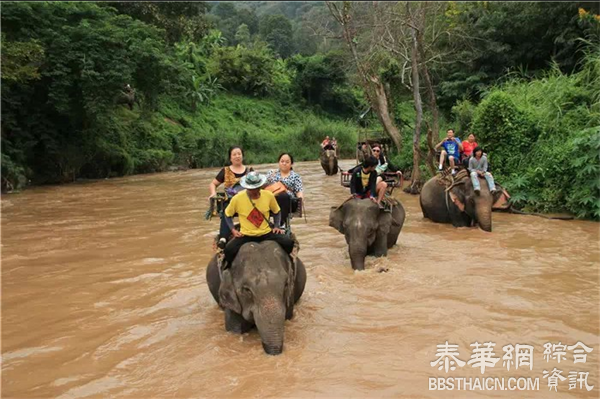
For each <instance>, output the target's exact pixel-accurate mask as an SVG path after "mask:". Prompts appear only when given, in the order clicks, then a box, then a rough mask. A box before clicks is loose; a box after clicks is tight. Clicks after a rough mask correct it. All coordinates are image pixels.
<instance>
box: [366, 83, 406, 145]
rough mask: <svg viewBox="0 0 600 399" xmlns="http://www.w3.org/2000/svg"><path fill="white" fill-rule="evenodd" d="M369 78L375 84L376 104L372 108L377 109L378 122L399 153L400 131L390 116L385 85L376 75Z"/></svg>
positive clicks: (400, 143)
mask: <svg viewBox="0 0 600 399" xmlns="http://www.w3.org/2000/svg"><path fill="white" fill-rule="evenodd" d="M370 80H371V82H372V83H373V85H374V86H375V96H376V101H377V105H376V106H375V107H373V108H375V110H376V111H377V117H378V118H379V122H381V124H382V125H383V128H384V129H385V131H386V132H387V134H388V136H390V137H391V138H392V140H393V141H394V144H395V145H396V149H397V151H398V154H399V153H400V150H401V148H402V136H401V134H400V131H399V130H398V128H397V127H396V125H395V124H394V121H393V119H392V117H391V116H390V112H389V106H388V100H387V95H386V94H385V87H384V86H383V84H382V83H381V81H380V80H379V78H377V76H371V77H370Z"/></svg>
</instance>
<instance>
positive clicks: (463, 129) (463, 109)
mask: <svg viewBox="0 0 600 399" xmlns="http://www.w3.org/2000/svg"><path fill="white" fill-rule="evenodd" d="M474 113H475V104H473V103H472V102H471V101H469V100H459V101H458V102H457V103H456V105H455V106H453V107H452V115H453V116H454V120H455V121H456V122H457V123H458V126H456V129H457V132H460V134H462V135H463V136H466V133H467V132H470V130H471V125H472V123H473V114H474ZM465 138H466V137H465Z"/></svg>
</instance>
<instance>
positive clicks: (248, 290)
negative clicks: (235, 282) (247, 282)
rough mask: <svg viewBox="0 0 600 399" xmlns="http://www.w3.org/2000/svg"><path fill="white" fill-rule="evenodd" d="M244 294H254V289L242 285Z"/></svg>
mask: <svg viewBox="0 0 600 399" xmlns="http://www.w3.org/2000/svg"><path fill="white" fill-rule="evenodd" d="M242 294H244V295H248V296H252V290H251V289H250V288H248V287H242Z"/></svg>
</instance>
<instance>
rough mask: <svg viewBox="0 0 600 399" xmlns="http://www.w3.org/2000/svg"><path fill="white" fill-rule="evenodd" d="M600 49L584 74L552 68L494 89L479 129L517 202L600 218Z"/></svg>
mask: <svg viewBox="0 0 600 399" xmlns="http://www.w3.org/2000/svg"><path fill="white" fill-rule="evenodd" d="M599 81H600V55H599V54H597V53H591V54H589V55H588V56H587V57H586V63H585V65H584V66H583V68H582V70H581V72H579V73H577V74H574V75H565V74H563V73H561V72H560V71H559V70H558V69H557V68H554V69H553V70H551V71H550V72H549V73H547V74H546V75H545V76H542V77H541V78H539V79H536V80H533V81H531V82H525V81H521V80H513V81H510V82H508V83H506V84H505V85H503V86H501V87H497V88H495V89H494V90H492V92H491V94H490V95H489V96H488V97H487V98H486V99H485V100H484V101H482V102H481V104H480V105H479V106H478V107H477V109H476V111H475V119H474V126H473V129H474V131H475V133H476V134H478V139H479V143H480V144H481V145H482V146H483V147H484V148H486V149H487V151H488V153H489V155H490V164H491V166H492V168H493V171H494V175H495V176H496V178H497V179H498V180H501V183H503V184H505V185H506V187H507V188H508V189H509V191H510V194H511V196H512V202H513V203H514V204H515V206H518V207H523V208H526V209H528V210H531V211H539V212H564V211H567V212H570V213H572V214H574V215H576V216H577V217H579V218H588V219H595V220H599V219H600V182H599V180H598V175H599V173H600V157H599V150H600V109H599V107H598V104H597V102H598V99H600V91H599V90H598V87H599V83H600V82H599Z"/></svg>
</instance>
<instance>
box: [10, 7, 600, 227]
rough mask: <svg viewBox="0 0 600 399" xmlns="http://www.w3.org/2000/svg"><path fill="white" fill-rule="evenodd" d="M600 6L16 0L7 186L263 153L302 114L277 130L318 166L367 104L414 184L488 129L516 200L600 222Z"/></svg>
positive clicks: (497, 164) (485, 137) (490, 146)
mask: <svg viewBox="0 0 600 399" xmlns="http://www.w3.org/2000/svg"><path fill="white" fill-rule="evenodd" d="M599 15H600V10H599V6H598V4H597V3H595V2H565V3H563V2H545V3H540V2H531V3H509V2H466V3H465V2H436V3H426V2H417V3H407V2H235V3H234V2H187V3H186V2H179V3H177V2H166V3H148V2H108V3H106V2H105V3H83V2H81V3H77V2H75V3H68V2H67V3H63V2H45V3H41V2H40V3H34V2H32V3H19V2H4V3H3V4H2V15H1V18H2V21H1V22H2V188H3V190H12V189H18V188H20V187H23V186H24V185H26V184H27V183H28V182H30V181H31V182H32V183H34V184H40V183H59V182H69V181H73V180H75V179H77V178H80V177H88V178H98V177H108V176H118V175H124V174H130V173H143V172H149V171H160V170H164V169H166V168H167V167H168V166H169V165H171V164H185V165H186V166H189V167H202V166H213V165H218V164H220V163H221V162H222V159H223V154H222V153H220V152H219V149H224V148H225V147H226V146H227V145H228V144H232V142H233V141H236V142H240V143H242V142H243V143H244V144H245V145H247V146H248V147H249V148H256V149H257V154H255V155H252V151H250V156H251V157H252V156H254V157H255V158H254V159H263V158H261V157H262V156H263V155H264V156H265V157H266V154H260V155H259V154H258V149H259V148H261V145H262V146H263V147H264V145H268V144H269V143H271V144H272V143H274V142H279V141H277V140H280V139H279V138H276V137H278V136H277V135H273V134H274V132H273V131H266V130H264V129H266V128H264V127H263V131H261V128H260V126H277V125H276V124H275V125H273V123H274V119H277V118H278V116H277V117H276V116H274V115H280V114H287V115H288V116H289V117H290V118H291V120H294V121H296V122H294V123H298V127H297V128H296V127H294V128H293V129H292V128H291V127H290V129H292V130H280V134H281V135H288V136H293V137H297V138H298V140H299V141H302V140H304V139H303V138H302V136H298V135H301V134H304V135H306V137H310V140H313V141H314V142H315V143H314V144H315V146H314V148H315V149H314V150H313V149H310V150H306V152H303V151H305V150H304V149H300V148H301V147H298V151H299V152H301V153H302V154H303V156H304V157H305V158H306V159H311V157H312V158H314V159H316V152H315V153H312V152H311V151H318V146H317V145H316V143H317V142H318V139H319V137H318V136H319V135H320V134H321V133H323V132H324V130H323V131H321V132H320V131H319V129H318V128H317V127H316V126H318V125H322V126H329V127H327V129H330V130H329V131H331V133H332V134H333V133H334V132H335V134H337V136H339V137H342V136H344V137H347V138H348V140H347V141H348V142H347V143H344V142H341V145H342V146H344V147H346V148H347V150H346V151H347V153H346V154H349V155H351V154H352V150H353V148H354V144H355V143H353V142H352V141H353V139H352V137H354V136H355V134H356V132H357V129H359V126H358V124H356V122H357V117H358V115H359V114H360V113H361V112H363V111H364V110H365V109H368V108H369V107H370V108H371V109H372V110H373V113H374V115H375V116H376V117H377V121H378V124H379V125H378V126H375V127H374V128H379V129H381V130H383V131H385V132H386V133H387V134H388V135H390V137H392V138H393V140H394V142H395V143H396V151H395V153H394V154H392V155H393V156H394V157H395V161H396V163H398V164H399V165H401V166H402V168H403V169H404V170H406V171H410V170H412V173H411V175H412V180H413V181H412V183H413V185H414V187H418V183H419V181H421V182H422V181H423V180H424V179H426V178H428V177H429V176H431V174H432V173H433V168H432V165H433V157H432V143H433V142H434V141H438V139H439V137H440V135H443V134H444V132H445V129H447V128H449V127H453V128H455V129H456V130H457V132H458V135H459V137H461V138H463V137H465V136H466V134H467V133H469V132H473V133H475V134H476V135H477V137H478V141H479V142H480V144H482V145H483V146H484V147H485V148H486V151H487V152H489V154H490V161H491V163H492V165H493V167H494V170H495V173H497V175H498V179H501V180H502V182H503V183H504V184H505V185H506V186H508V187H509V188H510V189H511V190H512V191H511V194H513V200H514V202H515V205H517V206H521V207H527V208H530V209H532V210H540V211H570V212H572V213H574V214H576V215H577V216H579V217H584V218H593V219H599V218H600V187H599V183H598V179H597V178H594V177H595V176H596V177H597V175H598V173H599V172H600V161H599V159H598V142H599V141H600V138H599V135H600V132H599V131H600V109H599V105H598V104H600V94H599V92H600V89H599V88H600V77H599V76H600V56H599V54H598V49H599V48H600V16H599ZM127 84H130V85H131V87H132V88H133V90H134V91H133V92H131V93H130V92H127V91H126V89H125V86H126V85H127ZM248 101H254V102H255V103H256V104H257V105H256V107H252V106H251V105H249V104H250V103H249V102H248ZM235 104H240V105H239V106H236V105H235ZM241 104H243V106H242V105H241ZM258 104H262V105H258ZM265 104H271V105H265ZM265 107H267V108H268V107H275V108H276V109H277V112H266V111H264V110H266V109H267V108H265ZM242 108H243V109H244V111H239V110H240V109H242ZM252 108H256V109H262V110H263V111H264V112H260V113H256V112H251V111H249V109H252ZM225 110H228V111H227V112H229V114H227V112H225ZM297 113H305V114H306V115H311V117H310V118H307V119H310V120H311V121H312V122H310V126H309V125H305V126H303V127H302V121H301V120H302V118H296V116H294V115H297ZM250 115H251V116H250ZM314 118H317V119H318V120H320V121H323V122H319V123H316V122H315V121H316V120H317V119H314ZM324 121H327V122H324ZM282 123H285V122H282ZM307 123H308V122H307ZM227 126H234V128H233V130H232V131H230V132H221V131H220V129H227V128H226V127H227ZM244 126H246V127H244ZM250 126H256V128H251V127H250ZM333 126H336V127H333ZM371 128H373V126H371ZM272 129H276V130H277V129H278V128H276V127H273V128H272ZM323 129H325V128H323ZM335 134H334V135H335ZM261 135H263V136H264V137H262V139H260V138H259V136H261ZM267 137H268V139H267ZM265 140H274V141H266V142H265ZM284 142H286V140H283V141H281V143H284ZM287 142H289V140H287ZM310 142H312V141H310ZM338 142H340V140H338ZM305 143H306V142H305ZM209 144H210V145H209ZM259 144H260V145H259ZM207 146H212V147H214V148H215V152H207V151H206V150H205V147H207ZM212 147H211V148H212ZM304 147H306V144H305V145H304ZM269 151H270V150H269ZM273 151H274V153H275V152H277V149H273ZM265 160H267V159H266V158H265Z"/></svg>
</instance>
